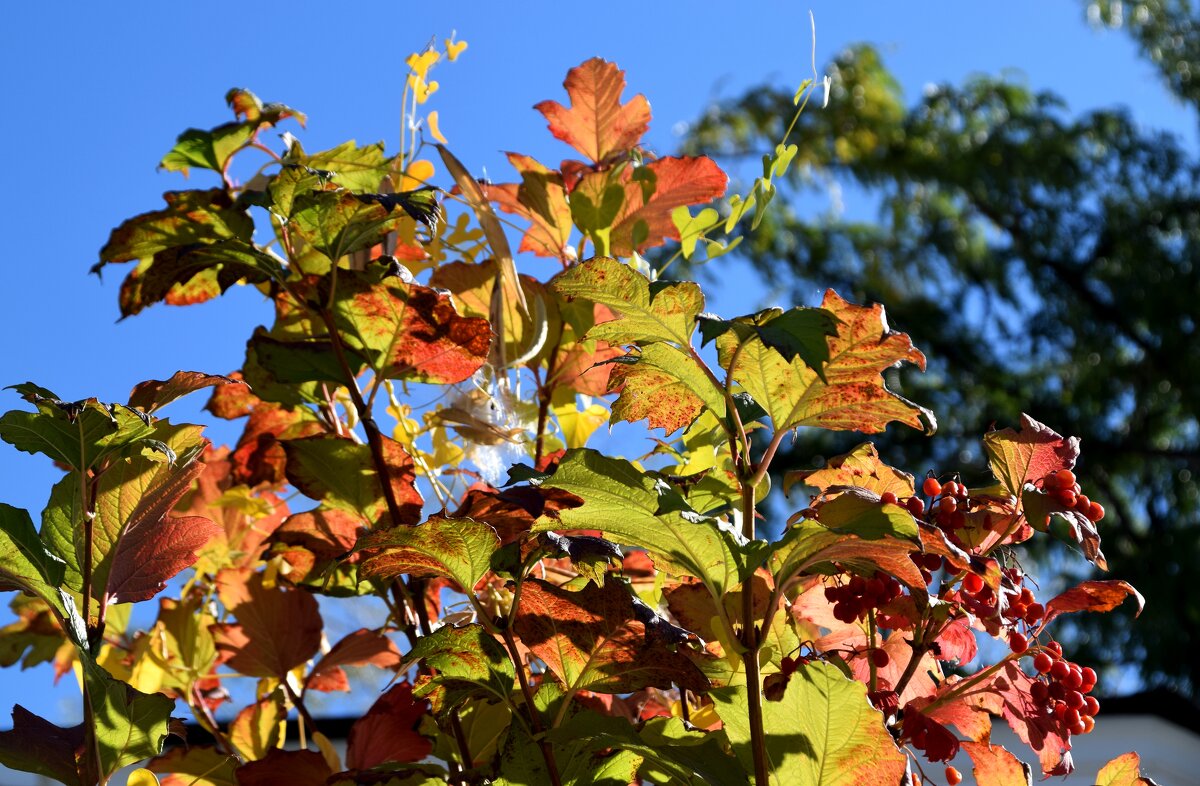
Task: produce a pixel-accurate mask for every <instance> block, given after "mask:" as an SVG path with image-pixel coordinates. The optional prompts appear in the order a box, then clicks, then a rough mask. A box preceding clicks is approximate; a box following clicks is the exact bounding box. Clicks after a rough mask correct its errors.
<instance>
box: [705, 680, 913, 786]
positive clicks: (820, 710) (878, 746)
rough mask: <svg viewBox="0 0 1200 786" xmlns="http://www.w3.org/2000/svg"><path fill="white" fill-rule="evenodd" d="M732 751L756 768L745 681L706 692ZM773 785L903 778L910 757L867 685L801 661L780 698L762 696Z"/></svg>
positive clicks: (849, 784) (850, 784)
mask: <svg viewBox="0 0 1200 786" xmlns="http://www.w3.org/2000/svg"><path fill="white" fill-rule="evenodd" d="M710 695H711V696H712V697H713V701H714V702H715V703H716V708H717V713H718V714H719V715H720V716H721V720H722V721H723V722H724V724H725V733H726V734H728V735H729V741H730V742H731V743H732V744H733V751H734V753H735V754H736V755H737V757H738V759H740V760H741V762H742V766H743V767H745V768H746V770H747V771H748V772H753V771H754V756H753V754H752V752H751V749H750V724H749V720H748V718H749V713H748V710H747V696H746V687H745V686H743V685H739V686H736V687H729V688H718V689H716V690H714V691H712V692H711V694H710ZM763 727H764V730H765V731H766V743H767V756H768V758H769V760H770V764H771V771H772V772H771V783H772V784H775V786H793V785H794V784H805V785H806V786H834V785H835V784H837V785H838V786H841V785H842V784H844V785H845V786H858V785H859V784H880V786H883V784H888V785H889V786H892V785H894V784H897V783H900V782H901V780H902V779H903V778H904V774H905V771H906V769H907V760H906V758H905V756H904V754H902V753H901V752H900V751H899V749H897V748H896V743H895V742H893V741H892V737H891V735H890V734H888V732H887V730H886V729H884V726H883V718H882V716H881V715H880V713H879V711H878V710H876V709H874V708H873V707H871V705H870V704H869V703H868V702H867V688H866V686H865V685H863V684H862V683H861V682H857V681H855V680H851V679H848V678H847V677H845V676H843V674H842V673H841V672H840V671H838V670H837V669H836V668H835V667H834V666H832V665H830V664H828V663H822V662H813V663H809V664H806V665H803V666H801V667H800V668H799V669H798V670H797V671H796V673H795V674H793V675H792V678H791V680H790V681H789V683H788V686H787V689H786V690H785V691H784V694H783V697H782V699H781V700H780V701H768V702H763Z"/></svg>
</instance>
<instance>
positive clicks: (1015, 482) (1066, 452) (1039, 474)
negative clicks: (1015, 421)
mask: <svg viewBox="0 0 1200 786" xmlns="http://www.w3.org/2000/svg"><path fill="white" fill-rule="evenodd" d="M983 448H984V450H986V451H987V454H988V462H989V463H990V464H991V467H992V474H994V475H995V476H996V477H997V478H999V480H1000V482H1001V483H1003V484H1004V488H1005V489H1007V490H1008V493H1009V494H1012V495H1013V496H1014V497H1017V498H1018V499H1019V498H1020V497H1021V495H1022V494H1023V492H1024V489H1025V484H1026V483H1032V484H1034V485H1036V486H1038V487H1039V488H1040V486H1041V481H1042V479H1043V478H1045V477H1046V476H1047V475H1049V474H1050V473H1051V472H1057V471H1058V470H1060V469H1070V468H1071V467H1073V466H1075V461H1076V459H1078V458H1079V438H1078V437H1067V438H1065V439H1064V438H1063V437H1062V436H1061V435H1060V434H1058V433H1057V432H1055V431H1054V430H1053V429H1051V428H1049V427H1048V426H1045V425H1043V424H1041V423H1039V422H1037V421H1036V420H1034V419H1033V418H1031V417H1029V416H1028V415H1024V414H1023V415H1021V429H1020V431H1014V430H1013V429H1011V428H1006V429H1004V430H1002V431H991V432H988V433H987V434H986V435H984V437H983Z"/></svg>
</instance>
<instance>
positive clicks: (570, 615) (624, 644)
mask: <svg viewBox="0 0 1200 786" xmlns="http://www.w3.org/2000/svg"><path fill="white" fill-rule="evenodd" d="M520 603H521V605H520V608H519V609H518V611H517V618H516V622H515V628H516V631H517V635H519V636H520V637H521V641H522V643H524V644H525V646H527V647H529V649H530V650H532V651H533V653H534V654H535V655H537V656H538V657H539V658H541V659H542V660H543V661H545V663H546V666H547V668H549V669H550V671H552V672H554V674H555V676H557V677H558V678H559V679H560V680H561V681H562V682H563V684H564V685H567V686H568V687H575V688H587V689H588V690H592V691H595V692H597V693H629V692H632V691H635V690H640V689H641V688H648V687H656V688H670V687H671V686H672V685H673V684H678V685H681V686H683V687H685V688H689V689H691V690H701V691H702V690H705V689H707V688H708V680H707V679H705V678H704V676H703V675H702V674H701V673H700V671H699V670H698V669H697V668H696V666H695V665H694V664H693V663H692V661H691V660H689V659H688V658H687V657H686V656H685V655H684V654H683V653H682V652H677V651H673V650H672V649H671V648H670V647H668V646H666V645H665V644H664V643H662V642H660V641H657V640H654V639H647V637H646V629H645V626H644V625H643V624H642V623H641V622H638V621H636V620H635V619H634V608H633V599H632V597H631V596H630V594H629V590H627V589H626V588H625V587H623V586H622V585H621V584H620V583H619V582H615V581H607V582H605V583H604V586H603V587H597V586H596V585H595V584H588V585H587V586H586V587H584V588H583V589H582V590H579V591H578V592H571V591H569V590H565V589H563V588H561V587H556V586H554V585H553V584H550V583H549V582H545V581H542V580H540V579H526V580H525V584H524V585H523V586H522V588H521V600H520Z"/></svg>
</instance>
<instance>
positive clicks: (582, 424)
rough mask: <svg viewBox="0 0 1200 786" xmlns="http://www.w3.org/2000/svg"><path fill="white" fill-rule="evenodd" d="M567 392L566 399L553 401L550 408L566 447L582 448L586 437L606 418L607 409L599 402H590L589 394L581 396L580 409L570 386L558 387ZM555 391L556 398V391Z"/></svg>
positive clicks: (602, 423)
mask: <svg viewBox="0 0 1200 786" xmlns="http://www.w3.org/2000/svg"><path fill="white" fill-rule="evenodd" d="M560 390H565V391H566V393H567V394H568V396H567V398H568V400H563V401H560V402H557V403H553V404H552V406H551V409H553V411H554V416H555V417H556V418H557V419H558V426H559V428H561V429H562V434H563V440H564V441H565V442H566V445H567V447H568V448H582V447H583V446H584V445H586V444H587V441H588V438H590V437H591V436H592V434H594V433H595V432H596V429H598V428H600V427H601V426H602V425H604V423H605V422H606V421H607V420H608V409H606V408H605V407H604V406H603V405H601V404H592V403H590V402H591V396H583V397H582V399H583V400H582V402H581V404H582V409H581V408H579V407H578V406H576V404H575V392H574V391H572V390H571V389H570V388H560ZM555 392H556V396H555V397H556V398H558V396H557V392H558V391H555Z"/></svg>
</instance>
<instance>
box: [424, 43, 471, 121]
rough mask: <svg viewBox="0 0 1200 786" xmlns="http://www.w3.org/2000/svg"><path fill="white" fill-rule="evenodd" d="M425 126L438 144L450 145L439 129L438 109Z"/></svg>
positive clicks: (431, 114) (427, 118)
mask: <svg viewBox="0 0 1200 786" xmlns="http://www.w3.org/2000/svg"><path fill="white" fill-rule="evenodd" d="M463 46H466V44H463ZM425 124H426V126H427V127H428V128H429V135H430V136H431V137H433V138H434V139H436V140H437V141H438V142H441V143H442V144H443V145H445V144H448V143H447V142H446V137H444V136H442V129H440V128H438V113H437V110H436V109H435V110H433V111H432V112H430V113H429V115H428V116H427V117H426V118H425Z"/></svg>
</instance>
